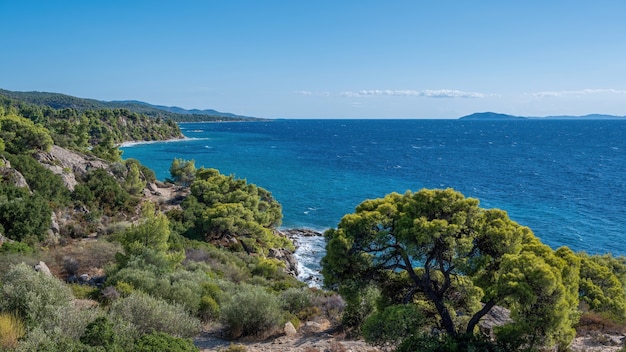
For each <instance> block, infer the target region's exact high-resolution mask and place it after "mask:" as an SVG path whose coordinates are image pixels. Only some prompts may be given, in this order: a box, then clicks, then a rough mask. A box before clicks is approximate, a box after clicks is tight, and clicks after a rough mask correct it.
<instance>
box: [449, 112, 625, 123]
mask: <svg viewBox="0 0 626 352" xmlns="http://www.w3.org/2000/svg"><path fill="white" fill-rule="evenodd" d="M459 120H477V121H503V120H507V121H508V120H626V117H625V116H614V115H603V114H590V115H583V116H570V115H557V116H544V117H538V116H533V117H524V116H515V115H508V114H499V113H495V112H477V113H473V114H471V115H466V116H463V117H460V118H459Z"/></svg>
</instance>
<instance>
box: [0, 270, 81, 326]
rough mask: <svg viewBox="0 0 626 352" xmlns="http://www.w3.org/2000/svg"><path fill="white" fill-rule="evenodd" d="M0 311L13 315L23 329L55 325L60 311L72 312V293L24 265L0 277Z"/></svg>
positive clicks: (50, 278) (60, 313)
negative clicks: (23, 324) (24, 327)
mask: <svg viewBox="0 0 626 352" xmlns="http://www.w3.org/2000/svg"><path fill="white" fill-rule="evenodd" d="M1 282H2V288H1V290H0V297H1V299H0V310H2V311H9V312H16V313H17V314H19V315H20V316H21V317H23V318H24V320H25V322H26V325H27V326H30V327H34V326H37V325H42V324H44V323H49V324H50V325H51V326H57V325H59V323H60V321H61V320H62V319H65V318H64V317H63V316H62V313H63V312H64V310H67V311H69V310H70V309H71V308H72V299H73V296H72V291H71V290H70V288H69V287H67V285H65V284H64V283H62V282H61V281H59V280H58V279H56V278H54V277H52V276H48V275H46V274H43V273H39V272H36V271H35V270H34V269H33V268H32V267H29V266H27V265H26V264H17V265H13V266H12V267H11V268H10V269H9V271H8V272H7V273H6V274H5V275H4V276H3V277H2V280H1Z"/></svg>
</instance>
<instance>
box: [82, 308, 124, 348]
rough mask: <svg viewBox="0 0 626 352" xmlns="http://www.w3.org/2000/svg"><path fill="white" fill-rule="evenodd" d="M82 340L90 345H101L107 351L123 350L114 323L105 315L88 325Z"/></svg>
mask: <svg viewBox="0 0 626 352" xmlns="http://www.w3.org/2000/svg"><path fill="white" fill-rule="evenodd" d="M80 341H81V342H82V343H84V344H86V345H89V346H100V347H102V348H104V349H105V351H115V350H120V351H121V348H120V347H119V346H118V338H117V334H116V332H115V329H114V325H113V323H112V322H110V321H109V320H108V319H107V318H106V317H104V316H103V317H98V318H96V320H94V321H93V322H91V323H90V324H89V325H87V328H86V329H85V332H84V333H83V335H82V336H81V337H80Z"/></svg>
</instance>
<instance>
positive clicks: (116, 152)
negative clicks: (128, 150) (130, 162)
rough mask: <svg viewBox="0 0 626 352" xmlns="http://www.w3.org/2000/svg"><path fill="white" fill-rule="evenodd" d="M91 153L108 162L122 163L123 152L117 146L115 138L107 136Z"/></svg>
mask: <svg viewBox="0 0 626 352" xmlns="http://www.w3.org/2000/svg"><path fill="white" fill-rule="evenodd" d="M91 153H92V154H93V155H95V156H97V157H98V158H102V159H104V160H106V161H110V162H116V161H122V151H121V150H120V149H119V148H118V147H117V145H115V142H114V140H113V137H111V136H110V135H105V137H104V138H103V139H102V140H101V141H99V142H98V144H96V145H95V146H94V147H93V148H92V149H91Z"/></svg>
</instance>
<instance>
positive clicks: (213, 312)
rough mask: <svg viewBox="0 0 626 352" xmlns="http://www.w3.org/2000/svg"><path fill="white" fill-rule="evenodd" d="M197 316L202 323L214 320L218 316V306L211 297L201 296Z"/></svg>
mask: <svg viewBox="0 0 626 352" xmlns="http://www.w3.org/2000/svg"><path fill="white" fill-rule="evenodd" d="M198 315H199V316H200V319H202V321H210V320H215V319H217V318H219V316H220V306H219V305H218V304H217V302H216V301H215V299H214V298H213V297H211V296H202V299H201V300H200V310H199V312H198Z"/></svg>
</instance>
